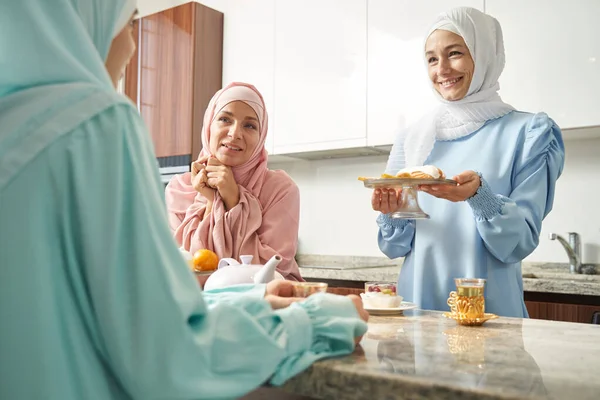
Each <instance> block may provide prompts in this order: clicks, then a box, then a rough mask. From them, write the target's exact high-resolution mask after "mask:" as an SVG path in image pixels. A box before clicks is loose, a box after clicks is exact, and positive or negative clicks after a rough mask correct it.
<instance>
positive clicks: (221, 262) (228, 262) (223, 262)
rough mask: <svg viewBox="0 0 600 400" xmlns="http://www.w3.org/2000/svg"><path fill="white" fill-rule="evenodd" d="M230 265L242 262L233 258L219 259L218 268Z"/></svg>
mask: <svg viewBox="0 0 600 400" xmlns="http://www.w3.org/2000/svg"><path fill="white" fill-rule="evenodd" d="M230 265H240V263H239V262H238V261H237V260H236V259H233V258H221V260H219V264H218V265H217V269H220V268H223V267H228V266H230Z"/></svg>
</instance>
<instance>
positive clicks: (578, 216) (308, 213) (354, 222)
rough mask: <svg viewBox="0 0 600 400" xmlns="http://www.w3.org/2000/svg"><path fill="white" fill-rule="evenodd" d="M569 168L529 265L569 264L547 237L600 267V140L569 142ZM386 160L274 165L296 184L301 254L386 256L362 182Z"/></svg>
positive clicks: (382, 167) (562, 178) (567, 161)
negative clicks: (578, 244) (576, 248)
mask: <svg viewBox="0 0 600 400" xmlns="http://www.w3.org/2000/svg"><path fill="white" fill-rule="evenodd" d="M566 152H567V155H566V158H567V159H566V165H565V169H564V173H563V175H562V176H561V178H560V179H559V181H558V184H557V193H556V197H555V201H554V209H553V211H552V212H551V213H550V215H549V216H548V217H547V218H546V220H545V221H544V224H543V227H542V235H541V238H540V245H539V247H538V248H537V249H536V250H535V252H534V253H533V254H531V256H529V257H528V259H527V260H528V261H548V262H568V258H567V256H566V253H565V251H564V250H563V248H562V246H561V245H560V244H559V243H558V242H556V241H550V240H548V238H547V237H548V233H549V232H556V233H559V234H563V235H565V236H566V232H568V231H575V232H579V233H580V234H581V239H582V250H583V260H584V262H596V263H597V262H600V175H599V174H600V139H588V140H573V141H567V142H566ZM385 162H386V157H364V158H348V159H337V160H323V161H297V162H293V163H277V164H271V165H270V167H271V168H277V169H284V170H286V171H287V172H288V173H289V174H290V175H291V176H292V178H293V179H294V180H295V181H296V183H297V184H298V186H299V187H300V194H301V222H300V245H299V252H300V253H303V254H330V255H356V256H383V254H382V253H381V252H380V251H379V248H378V247H377V225H376V224H375V218H376V216H377V213H376V212H374V211H372V210H371V208H370V194H371V192H370V190H368V189H365V188H364V187H363V186H362V183H361V182H359V181H358V180H357V177H358V176H377V175H378V174H380V173H381V172H383V169H384V167H385Z"/></svg>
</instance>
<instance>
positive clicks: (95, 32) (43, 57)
mask: <svg viewBox="0 0 600 400" xmlns="http://www.w3.org/2000/svg"><path fill="white" fill-rule="evenodd" d="M134 11H135V2H134V1H128V0H18V1H15V0H0V98H3V97H5V96H7V95H10V94H12V93H15V92H18V91H21V90H24V89H27V88H32V87H36V86H43V85H54V84H61V83H73V82H80V83H82V82H86V83H89V84H93V85H97V86H100V87H105V88H106V89H108V90H112V83H111V79H110V77H109V75H108V73H107V71H106V69H105V67H104V60H105V59H106V57H107V55H108V50H109V48H110V45H111V42H112V40H113V38H114V36H115V35H116V33H118V32H119V31H120V30H121V29H122V28H123V27H124V25H125V24H124V22H125V21H123V17H122V16H123V15H127V14H129V15H128V16H127V19H128V18H129V17H130V16H131V15H132V14H133V12H134ZM117 24H120V26H117Z"/></svg>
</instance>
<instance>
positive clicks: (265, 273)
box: [254, 255, 281, 283]
mask: <svg viewBox="0 0 600 400" xmlns="http://www.w3.org/2000/svg"><path fill="white" fill-rule="evenodd" d="M280 262H281V256H278V255H274V256H273V257H271V259H270V260H269V261H267V263H266V264H265V265H263V267H262V268H261V269H260V270H259V271H258V272H257V273H256V275H254V283H269V282H271V281H272V280H273V279H275V268H276V267H277V265H279V263H280Z"/></svg>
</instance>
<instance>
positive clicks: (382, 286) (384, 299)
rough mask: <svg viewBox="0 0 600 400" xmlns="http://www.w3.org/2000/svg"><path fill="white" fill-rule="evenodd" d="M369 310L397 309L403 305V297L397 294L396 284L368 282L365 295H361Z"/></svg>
mask: <svg viewBox="0 0 600 400" xmlns="http://www.w3.org/2000/svg"><path fill="white" fill-rule="evenodd" d="M360 297H361V298H362V301H363V304H364V306H365V307H367V308H396V307H399V306H400V304H401V303H402V296H398V293H396V284H395V283H390V282H367V283H365V293H361V294H360Z"/></svg>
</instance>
